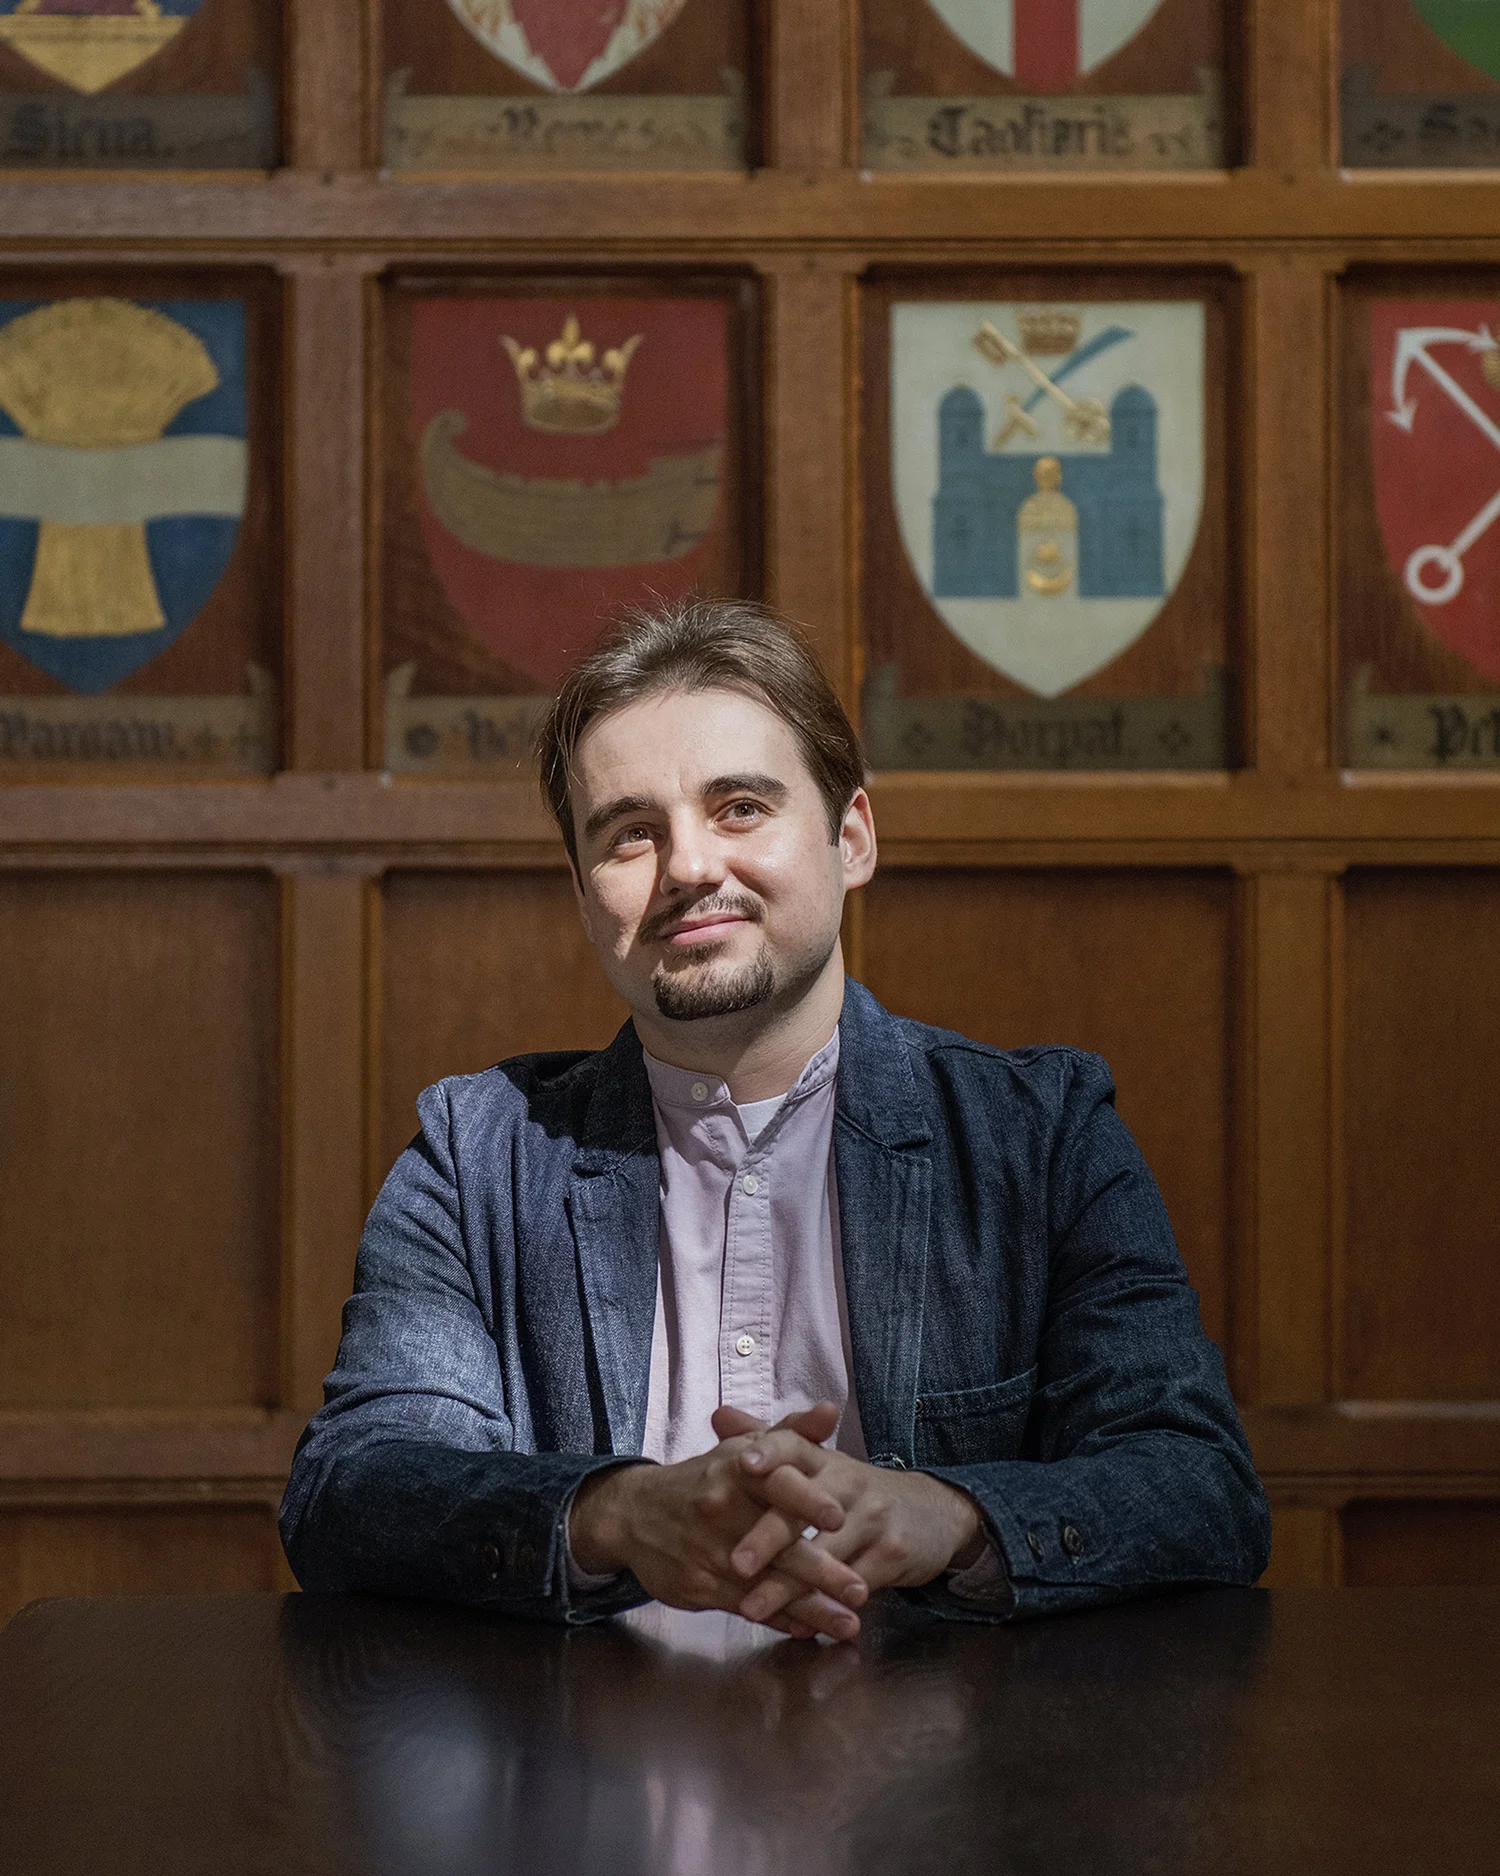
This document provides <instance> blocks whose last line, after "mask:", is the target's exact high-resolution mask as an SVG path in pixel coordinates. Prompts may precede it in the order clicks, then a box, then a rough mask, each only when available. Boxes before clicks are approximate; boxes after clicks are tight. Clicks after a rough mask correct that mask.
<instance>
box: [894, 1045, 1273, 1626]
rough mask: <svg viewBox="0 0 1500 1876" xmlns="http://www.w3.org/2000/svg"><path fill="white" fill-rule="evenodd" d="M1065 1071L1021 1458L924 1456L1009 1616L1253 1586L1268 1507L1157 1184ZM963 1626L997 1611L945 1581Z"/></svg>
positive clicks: (1105, 1101) (1086, 1086) (1081, 1062)
mask: <svg viewBox="0 0 1500 1876" xmlns="http://www.w3.org/2000/svg"><path fill="white" fill-rule="evenodd" d="M1072 1061H1073V1063H1074V1064H1075V1066H1074V1069H1073V1072H1072V1076H1071V1081H1070V1085H1069V1087H1068V1089H1067V1092H1066V1096H1065V1099H1064V1106H1063V1121H1062V1126H1061V1128H1060V1129H1059V1132H1058V1134H1057V1138H1056V1144H1055V1147H1054V1151H1053V1153H1052V1158H1051V1175H1050V1199H1051V1207H1050V1210H1051V1224H1050V1254H1049V1270H1048V1278H1049V1281H1048V1298H1047V1306H1046V1314H1045V1320H1044V1325H1043V1330H1042V1336H1041V1344H1040V1348H1039V1351H1038V1359H1037V1389H1036V1393H1035V1395H1034V1397H1033V1400H1032V1406H1031V1413H1030V1416H1029V1420H1028V1427H1027V1436H1026V1443H1025V1447H1024V1449H1023V1450H1025V1451H1026V1452H1027V1453H1028V1454H1030V1455H1033V1456H1031V1457H1027V1458H1024V1459H1012V1460H996V1461H994V1462H992V1463H980V1464H976V1465H960V1466H952V1467H938V1466H934V1467H924V1468H923V1470H925V1471H929V1472H931V1474H932V1475H933V1476H934V1477H936V1478H941V1479H946V1480H947V1481H948V1482H949V1483H951V1484H953V1485H958V1486H961V1487H962V1488H963V1489H964V1490H965V1491H967V1492H968V1493H969V1494H970V1495H971V1496H972V1497H973V1498H974V1499H975V1500H976V1501H977V1502H978V1504H979V1507H980V1509H981V1511H982V1512H983V1514H984V1520H985V1524H986V1526H987V1527H988V1531H989V1534H990V1536H991V1538H992V1540H993V1541H994V1542H995V1544H996V1545H997V1546H998V1548H999V1550H1000V1553H1001V1556H1002V1558H1003V1560H1004V1564H1005V1569H1006V1573H1007V1575H1008V1576H1009V1579H1010V1584H1011V1589H1012V1593H1013V1598H1014V1600H1013V1603H1012V1605H1011V1608H1010V1609H1009V1610H1008V1611H1007V1613H1008V1614H1009V1615H1011V1616H1014V1617H1025V1616H1035V1615H1049V1614H1051V1613H1053V1612H1054V1611H1058V1610H1065V1609H1079V1608H1085V1607H1087V1606H1089V1605H1090V1604H1094V1603H1103V1602H1112V1601H1116V1600H1118V1599H1120V1598H1122V1597H1125V1596H1129V1595H1133V1594H1137V1593H1139V1592H1142V1591H1145V1590H1151V1589H1167V1588H1174V1587H1177V1588H1180V1587H1186V1586H1189V1585H1201V1584H1226V1583H1227V1584H1248V1583H1253V1582H1254V1581H1255V1579H1256V1578H1257V1577H1258V1576H1259V1575H1260V1573H1261V1572H1262V1571H1263V1570H1264V1569H1265V1567H1266V1563H1267V1561H1268V1559H1269V1556H1270V1514H1269V1512H1268V1510H1267V1507H1266V1501H1265V1494H1264V1493H1263V1492H1262V1490H1261V1486H1260V1481H1259V1480H1258V1479H1257V1477H1256V1475H1255V1468H1254V1465H1253V1463H1252V1461H1251V1457H1250V1449H1249V1445H1248V1442H1247V1441H1246V1439H1245V1435H1244V1431H1243V1429H1242V1427H1241V1425H1240V1421H1239V1416H1238V1414H1237V1413H1236V1412H1235V1407H1234V1401H1233V1399H1232V1397H1231V1395H1230V1391H1229V1383H1228V1378H1227V1376H1226V1374H1225V1371H1224V1363H1223V1360H1222V1358H1221V1357H1220V1354H1219V1351H1218V1349H1217V1348H1216V1347H1215V1346H1214V1344H1213V1343H1212V1342H1211V1341H1209V1339H1208V1337H1207V1336H1206V1335H1205V1334H1204V1332H1203V1328H1202V1324H1201V1322H1200V1320H1199V1316H1198V1299H1197V1296H1196V1294H1195V1293H1194V1291H1193V1290H1192V1288H1191V1287H1190V1285H1189V1283H1188V1280H1187V1272H1186V1270H1185V1268H1184V1267H1183V1263H1182V1259H1181V1257H1180V1255H1179V1254H1178V1250H1177V1246H1176V1243H1175V1241H1174V1239H1173V1236H1172V1228H1171V1225H1170V1224H1169V1222H1168V1219H1167V1214H1166V1208H1165V1206H1164V1205H1163V1204H1162V1200H1161V1195H1160V1193H1159V1192H1158V1190H1157V1187H1156V1182H1155V1180H1154V1179H1153V1178H1152V1176H1151V1173H1150V1171H1149V1170H1148V1168H1147V1166H1146V1164H1145V1161H1144V1160H1143V1159H1142V1158H1141V1155H1140V1152H1139V1150H1138V1149H1137V1147H1136V1145H1135V1142H1134V1141H1133V1140H1132V1139H1131V1137H1130V1134H1129V1132H1128V1131H1127V1129H1126V1127H1125V1124H1124V1122H1123V1121H1121V1119H1120V1118H1119V1116H1118V1114H1116V1112H1115V1109H1114V1104H1113V1098H1114V1087H1113V1083H1112V1081H1111V1080H1110V1077H1109V1071H1108V1070H1107V1069H1106V1068H1105V1066H1104V1064H1103V1063H1102V1062H1100V1061H1098V1059H1097V1058H1095V1057H1077V1056H1074V1057H1072ZM919 1594H921V1595H922V1600H924V1601H927V1602H929V1603H931V1604H934V1605H936V1606H940V1607H941V1608H942V1609H943V1612H944V1613H945V1614H948V1615H951V1616H953V1617H955V1618H956V1619H960V1620H963V1619H967V1620H985V1619H994V1618H993V1617H992V1616H991V1617H986V1616H985V1614H984V1613H983V1612H981V1611H979V1610H977V1609H975V1608H974V1607H972V1606H965V1605H964V1604H962V1603H960V1602H959V1600H958V1599H957V1598H956V1597H953V1596H951V1595H949V1594H948V1593H947V1592H946V1591H943V1590H941V1589H937V1590H934V1591H932V1592H931V1593H922V1592H919Z"/></svg>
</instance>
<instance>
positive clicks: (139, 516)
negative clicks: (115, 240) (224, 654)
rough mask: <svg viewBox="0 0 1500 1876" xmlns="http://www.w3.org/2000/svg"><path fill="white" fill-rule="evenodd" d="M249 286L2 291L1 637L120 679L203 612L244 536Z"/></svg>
mask: <svg viewBox="0 0 1500 1876" xmlns="http://www.w3.org/2000/svg"><path fill="white" fill-rule="evenodd" d="M245 324H246V322H245V306H244V302H243V301H240V300H146V301H134V300H123V299H112V298H108V297H105V296H98V297H93V298H88V299H74V300H58V301H51V302H45V301H34V300H33V301H19V300H9V301H0V639H3V640H4V641H5V643H6V644H8V645H10V646H12V647H13V648H14V649H15V650H16V651H19V652H20V653H21V655H22V656H23V657H24V658H26V659H28V660H29V661H30V663H32V664H33V665H35V666H36V667H37V668H38V669H39V670H41V671H45V672H46V673H47V674H48V675H49V676H50V677H54V678H57V679H58V680H59V681H60V682H61V683H63V684H66V685H67V686H68V688H69V689H70V690H74V691H83V692H98V691H103V690H107V689H108V688H109V687H110V686H111V685H112V684H116V683H118V682H119V681H120V679H121V678H124V677H127V676H128V675H129V674H130V673H131V672H132V671H136V670H139V669H140V667H141V666H142V665H144V664H146V663H148V662H149V661H150V660H151V659H152V658H154V657H156V656H157V655H158V653H160V652H163V651H165V650H166V649H167V647H168V646H169V645H170V644H172V643H173V642H174V640H176V639H177V638H178V637H180V636H181V634H182V633H183V632H184V631H185V630H186V629H187V627H188V626H189V625H191V624H192V622H193V620H194V618H195V617H196V616H197V614H198V613H199V612H200V611H201V610H202V608H203V605H204V602H205V601H206V600H207V599H208V596H209V594H210V593H211V592H212V591H213V590H214V587H215V586H216V585H217V584H218V582H219V579H220V577H221V576H222V574H223V572H224V569H225V567H226V566H227V564H228V562H229V557H230V555H231V553H232V552H233V551H234V543H235V539H236V536H237V535H238V533H239V526H240V520H241V517H242V515H243V513H244V507H245V489H246V478H247V470H248V451H247V442H246V397H245Z"/></svg>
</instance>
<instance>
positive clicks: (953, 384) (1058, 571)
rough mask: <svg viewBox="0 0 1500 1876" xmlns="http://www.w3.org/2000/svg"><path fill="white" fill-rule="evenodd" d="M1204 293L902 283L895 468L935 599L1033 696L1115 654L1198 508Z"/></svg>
mask: <svg viewBox="0 0 1500 1876" xmlns="http://www.w3.org/2000/svg"><path fill="white" fill-rule="evenodd" d="M1205 333H1206V324H1205V307H1204V305H1203V303H1202V302H1201V301H1197V300H1132V301H1098V300H1096V301H1085V302H1082V303H1079V304H1077V305H1073V306H1065V305H1040V306H1039V305H1034V304H1025V303H1020V304H1018V303H1004V302H998V303H997V302H995V301H978V300H907V301H897V302H896V303H895V305H894V306H893V307H892V309H891V482H892V491H893V494H894V496H895V507H896V519H897V523H898V526H899V528H900V532H901V540H902V545H903V546H904V547H905V549H906V553H907V558H908V560H909V562H910V564H911V567H912V570H913V571H914V572H915V574H916V576H917V578H918V580H919V581H920V582H921V585H922V588H923V590H924V592H925V593H926V594H927V596H928V599H929V601H930V603H931V605H932V608H933V611H934V613H935V614H936V615H937V618H938V619H939V620H941V622H942V624H943V625H944V626H945V627H946V628H947V629H948V630H949V631H950V632H952V633H953V635H954V636H955V637H956V638H957V639H959V640H960V642H961V643H962V644H963V645H965V646H966V647H967V648H968V650H969V651H971V652H972V653H973V654H974V655H975V656H976V657H978V658H981V659H983V660H984V662H985V663H986V664H988V665H989V666H990V667H991V668H992V669H994V670H996V671H999V672H1002V673H1003V674H1004V675H1005V676H1006V677H1008V678H1010V679H1011V680H1012V681H1013V682H1015V683H1017V684H1020V685H1021V686H1023V687H1024V688H1025V689H1026V690H1028V691H1030V692H1031V693H1032V694H1033V695H1034V696H1038V697H1045V698H1055V697H1061V696H1062V695H1064V693H1065V692H1067V691H1069V690H1071V689H1072V688H1073V687H1074V686H1075V685H1077V684H1079V683H1082V682H1083V681H1084V680H1085V679H1087V678H1089V677H1091V676H1092V675H1093V674H1094V673H1095V672H1096V671H1100V670H1102V669H1103V668H1104V667H1105V666H1106V665H1107V664H1109V663H1110V662H1111V661H1112V660H1113V659H1115V658H1117V657H1119V655H1120V653H1121V652H1123V651H1124V650H1125V649H1126V648H1127V647H1128V646H1129V645H1131V644H1133V643H1134V642H1135V641H1136V640H1137V639H1138V638H1139V637H1140V636H1141V634H1142V633H1143V632H1145V631H1147V630H1149V629H1150V626H1151V623H1152V621H1153V620H1154V619H1155V618H1156V617H1157V615H1158V614H1159V613H1160V612H1161V610H1162V607H1163V606H1164V605H1165V604H1166V602H1167V601H1168V599H1169V598H1170V597H1171V595H1172V593H1173V591H1174V590H1175V588H1176V586H1177V584H1178V582H1179V581H1180V580H1181V578H1182V575H1183V571H1184V569H1185V568H1186V566H1187V563H1188V559H1189V556H1190V555H1191V553H1192V551H1193V543H1194V541H1195V540H1196V538H1197V535H1198V527H1199V521H1200V519H1201V516H1202V511H1203V487H1204V452H1205V425H1204V381H1205Z"/></svg>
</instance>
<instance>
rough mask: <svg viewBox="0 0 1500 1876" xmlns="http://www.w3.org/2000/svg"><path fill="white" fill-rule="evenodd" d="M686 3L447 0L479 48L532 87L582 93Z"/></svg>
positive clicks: (626, 61)
mask: <svg viewBox="0 0 1500 1876" xmlns="http://www.w3.org/2000/svg"><path fill="white" fill-rule="evenodd" d="M687 3H688V0H448V4H449V6H450V7H452V9H453V11H454V12H455V13H456V14H457V15H458V17H459V19H461V20H462V21H463V23H464V25H465V26H467V27H468V29H469V31H470V32H471V33H473V35H474V37H475V38H476V39H477V40H478V41H479V43H480V44H481V45H482V46H484V47H485V48H486V49H487V50H488V51H490V52H493V53H494V55H495V57H496V58H497V59H501V60H503V61H504V62H505V64H507V65H509V66H510V67H511V69H512V70H513V71H517V72H519V73H520V74H521V76H522V77H523V78H529V79H530V80H531V81H532V83H533V84H537V85H544V86H545V87H546V88H547V90H549V91H587V90H588V89H589V87H590V86H591V85H598V84H602V83H603V82H604V80H605V79H606V78H612V77H613V76H614V74H615V73H616V72H617V71H619V69H620V68H621V66H622V65H628V64H629V63H630V61H631V60H632V59H633V58H635V57H637V56H638V54H640V53H642V52H644V51H645V50H646V48H647V46H649V45H651V44H652V43H653V42H654V41H655V40H657V39H659V38H660V37H661V35H662V34H663V33H664V32H665V31H666V29H667V28H668V27H669V26H670V25H671V24H672V22H673V20H675V19H676V18H677V16H678V14H679V13H681V11H682V9H683V8H684V7H685V6H686V5H687Z"/></svg>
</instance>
